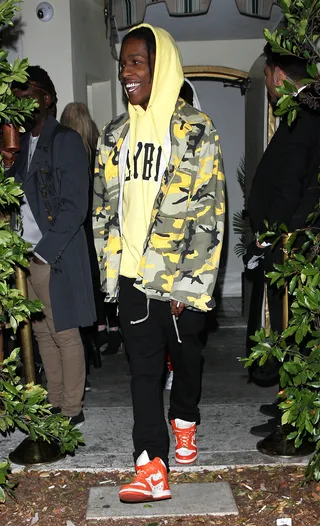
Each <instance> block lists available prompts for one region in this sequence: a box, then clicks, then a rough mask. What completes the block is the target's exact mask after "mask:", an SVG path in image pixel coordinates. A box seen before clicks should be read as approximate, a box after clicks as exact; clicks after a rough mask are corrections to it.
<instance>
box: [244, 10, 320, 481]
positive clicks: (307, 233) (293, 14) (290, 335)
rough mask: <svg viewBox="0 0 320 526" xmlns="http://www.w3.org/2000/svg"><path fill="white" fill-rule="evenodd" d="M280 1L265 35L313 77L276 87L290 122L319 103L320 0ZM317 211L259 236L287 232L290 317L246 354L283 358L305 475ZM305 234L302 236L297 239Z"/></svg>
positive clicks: (310, 474) (318, 382) (315, 463)
mask: <svg viewBox="0 0 320 526" xmlns="http://www.w3.org/2000/svg"><path fill="white" fill-rule="evenodd" d="M279 3H280V5H281V7H282V10H283V13H284V16H285V23H283V24H281V25H280V27H279V28H277V29H276V30H275V31H274V32H273V33H272V34H271V33H270V32H269V31H268V30H265V32H264V33H265V38H266V40H267V41H268V42H269V43H270V44H271V46H272V49H273V51H274V52H276V53H280V54H283V55H288V54H289V55H290V54H291V55H295V56H297V57H300V58H302V59H305V60H307V61H308V67H307V70H308V74H309V78H308V79H305V81H304V84H305V85H306V88H305V89H303V91H302V92H301V93H300V94H299V97H296V96H295V95H296V87H295V86H294V85H293V84H291V83H290V82H286V81H285V82H284V85H283V87H279V88H278V90H279V92H280V93H281V95H282V97H281V98H280V100H279V102H278V105H277V109H276V112H275V113H276V114H277V115H283V116H284V115H286V116H287V119H288V123H289V124H291V123H292V122H293V121H294V119H295V118H296V116H297V112H298V111H299V106H300V104H302V103H303V104H305V105H308V106H309V107H310V108H312V109H316V110H317V109H319V108H320V77H319V69H318V64H319V62H320V54H319V42H320V40H319V35H320V0H303V1H292V0H280V2H279ZM318 217H319V205H318V207H317V210H316V211H315V212H314V214H312V215H311V216H310V217H309V218H308V224H307V225H306V228H304V229H302V230H298V231H296V232H294V233H292V234H291V235H290V236H288V233H287V231H286V227H285V225H281V226H280V227H279V229H276V228H273V227H272V228H270V229H269V231H268V232H266V233H265V234H264V235H263V236H260V238H259V241H260V242H262V241H263V239H264V238H269V240H270V239H272V240H273V239H274V238H276V239H275V241H274V244H275V243H277V242H279V241H281V238H283V237H284V236H285V240H286V241H285V243H284V245H285V246H284V251H285V253H286V255H287V257H286V258H285V261H284V263H283V264H282V265H275V270H274V271H273V272H271V273H269V274H268V277H269V278H271V283H272V284H274V285H275V286H278V287H285V290H286V291H287V293H288V296H289V319H288V326H287V328H286V329H285V330H284V331H283V332H282V333H281V334H278V333H276V332H273V331H270V333H269V334H268V336H267V335H266V332H265V330H264V329H261V330H260V331H256V333H255V335H254V336H253V337H252V340H253V341H254V342H255V343H256V345H255V347H253V349H252V353H251V355H250V356H249V358H248V359H246V360H245V362H246V366H251V365H252V364H253V363H254V362H255V361H258V362H259V364H261V365H263V364H264V363H265V362H266V361H267V360H268V359H270V358H272V357H273V358H275V359H277V360H278V361H279V362H280V364H281V367H280V385H281V390H280V393H279V395H278V396H279V398H280V402H281V403H280V404H279V408H280V409H281V411H282V420H281V424H282V426H283V428H282V429H285V439H286V441H288V443H289V442H290V441H292V443H293V444H294V447H295V448H297V449H299V448H301V446H302V444H303V443H304V442H305V441H309V442H312V443H313V444H314V452H313V455H312V457H311V459H310V462H309V464H308V468H307V472H306V477H307V480H311V479H313V478H314V479H316V480H320V390H319V388H320V233H319V231H318V230H319V229H316V228H315V227H314V226H313V225H314V224H315V221H316V219H318ZM277 230H278V232H277ZM279 231H280V236H279V235H277V234H279ZM302 236H303V241H302V242H300V243H297V241H298V240H299V239H302ZM297 247H298V248H297Z"/></svg>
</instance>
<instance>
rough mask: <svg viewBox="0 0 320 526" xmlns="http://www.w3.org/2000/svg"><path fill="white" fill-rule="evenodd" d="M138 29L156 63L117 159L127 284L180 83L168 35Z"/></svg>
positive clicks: (162, 164)
mask: <svg viewBox="0 0 320 526" xmlns="http://www.w3.org/2000/svg"><path fill="white" fill-rule="evenodd" d="M137 27H148V28H150V29H151V30H152V32H153V33H154V35H155V40H156V59H155V67H154V74H153V82H152V91H151V96H150V100H149V104H148V107H147V109H146V110H144V109H143V108H142V107H141V106H133V105H131V104H130V103H129V105H128V111H129V118H130V128H129V137H127V138H126V141H124V144H123V148H125V149H126V152H125V155H124V156H122V155H121V157H122V158H123V159H125V160H126V166H125V167H122V169H121V167H120V174H121V177H122V178H123V181H122V185H121V187H122V188H123V196H122V246H123V252H122V258H121V267H120V274H121V275H123V276H126V277H129V278H135V277H136V276H137V270H138V267H139V263H140V258H141V256H142V252H143V244H144V241H145V239H146V237H147V232H148V228H149V224H150V218H151V212H152V208H153V204H154V201H155V198H156V196H157V193H158V190H159V187H160V183H161V178H162V175H163V172H164V170H165V168H166V166H167V163H168V162H169V158H170V152H171V146H170V134H169V127H170V121H171V117H172V114H173V112H174V109H175V104H176V101H177V98H178V96H179V92H180V89H181V86H182V84H183V81H184V77H183V69H182V63H181V57H180V52H179V50H178V48H177V46H176V44H175V42H174V40H173V38H172V37H171V35H170V34H169V33H168V32H167V31H165V30H164V29H161V28H158V27H153V26H151V25H149V24H141V25H140V26H136V27H135V28H134V29H136V28H137ZM121 153H122V154H123V152H121ZM121 172H122V173H121Z"/></svg>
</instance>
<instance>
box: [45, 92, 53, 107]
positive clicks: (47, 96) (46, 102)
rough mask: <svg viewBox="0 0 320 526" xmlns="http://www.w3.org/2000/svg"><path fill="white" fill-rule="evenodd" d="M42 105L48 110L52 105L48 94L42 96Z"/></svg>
mask: <svg viewBox="0 0 320 526" xmlns="http://www.w3.org/2000/svg"><path fill="white" fill-rule="evenodd" d="M44 104H45V107H46V108H50V106H51V105H52V97H51V95H49V93H46V94H45V96H44Z"/></svg>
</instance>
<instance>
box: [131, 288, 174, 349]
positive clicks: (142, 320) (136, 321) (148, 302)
mask: <svg viewBox="0 0 320 526" xmlns="http://www.w3.org/2000/svg"><path fill="white" fill-rule="evenodd" d="M177 306H178V307H179V302H178V304H177ZM149 314H150V298H147V314H146V316H145V317H144V318H140V319H139V320H131V321H130V324H131V325H138V324H139V323H143V322H144V321H147V319H148V318H149ZM172 320H173V325H174V330H175V331H176V335H177V340H178V343H182V340H181V338H180V334H179V329H178V324H177V318H176V317H175V315H174V314H172Z"/></svg>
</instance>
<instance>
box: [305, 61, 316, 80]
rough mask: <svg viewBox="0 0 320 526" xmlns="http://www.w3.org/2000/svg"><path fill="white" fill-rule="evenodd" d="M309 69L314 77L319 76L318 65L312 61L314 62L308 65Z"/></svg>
mask: <svg viewBox="0 0 320 526" xmlns="http://www.w3.org/2000/svg"><path fill="white" fill-rule="evenodd" d="M307 71H308V73H309V75H310V77H312V78H314V79H315V78H317V77H318V76H319V73H318V68H317V65H316V64H315V63H314V62H312V64H308V65H307Z"/></svg>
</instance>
